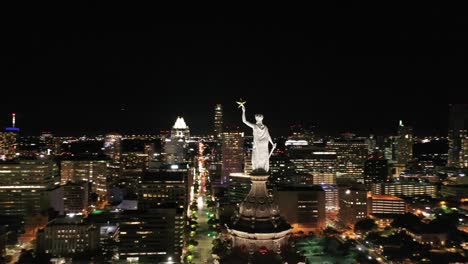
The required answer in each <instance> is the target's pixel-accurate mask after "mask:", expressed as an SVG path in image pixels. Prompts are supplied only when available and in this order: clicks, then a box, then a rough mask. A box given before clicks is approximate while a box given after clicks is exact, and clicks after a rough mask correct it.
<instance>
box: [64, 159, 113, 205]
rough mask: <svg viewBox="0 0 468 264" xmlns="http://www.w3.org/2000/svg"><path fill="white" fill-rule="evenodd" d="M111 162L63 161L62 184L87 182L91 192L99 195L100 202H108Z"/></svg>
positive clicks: (94, 160)
mask: <svg viewBox="0 0 468 264" xmlns="http://www.w3.org/2000/svg"><path fill="white" fill-rule="evenodd" d="M108 164H109V160H107V159H89V158H70V159H68V160H62V161H61V168H60V182H61V184H63V185H64V184H67V183H68V182H74V183H80V182H87V183H88V184H89V185H90V188H89V191H90V192H91V193H94V194H96V195H97V199H98V202H99V201H104V200H107V191H108V176H109V170H108Z"/></svg>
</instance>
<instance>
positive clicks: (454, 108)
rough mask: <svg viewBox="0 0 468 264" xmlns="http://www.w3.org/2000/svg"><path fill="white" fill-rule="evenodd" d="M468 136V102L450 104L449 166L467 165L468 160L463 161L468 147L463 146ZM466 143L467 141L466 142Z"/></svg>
mask: <svg viewBox="0 0 468 264" xmlns="http://www.w3.org/2000/svg"><path fill="white" fill-rule="evenodd" d="M467 138H468V104H452V105H450V117H449V130H448V139H449V152H448V166H451V167H466V166H467V165H468V161H466V160H465V161H461V160H462V159H463V158H464V156H466V155H467V154H466V153H467V151H468V150H467V149H466V148H463V143H464V142H465V141H466V140H467ZM465 144H466V143H465Z"/></svg>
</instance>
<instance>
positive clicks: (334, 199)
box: [320, 184, 340, 211]
mask: <svg viewBox="0 0 468 264" xmlns="http://www.w3.org/2000/svg"><path fill="white" fill-rule="evenodd" d="M320 186H322V189H323V190H324V191H325V209H326V210H327V211H337V210H338V208H339V207H340V205H339V199H338V187H336V185H330V184H321V185H320Z"/></svg>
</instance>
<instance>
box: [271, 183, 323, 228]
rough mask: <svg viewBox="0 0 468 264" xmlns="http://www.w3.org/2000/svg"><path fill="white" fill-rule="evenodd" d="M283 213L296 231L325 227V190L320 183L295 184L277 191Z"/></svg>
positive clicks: (277, 201)
mask: <svg viewBox="0 0 468 264" xmlns="http://www.w3.org/2000/svg"><path fill="white" fill-rule="evenodd" d="M275 199H276V203H277V204H278V206H279V210H280V211H281V215H283V216H284V218H285V219H286V220H287V221H288V222H289V223H290V224H291V226H292V227H293V231H294V232H298V231H303V232H304V233H307V232H311V231H319V230H322V229H323V228H325V205H326V199H325V191H324V190H323V189H322V187H321V186H320V185H313V186H311V185H309V186H306V185H293V186H288V187H282V188H279V189H278V190H277V191H276V192H275Z"/></svg>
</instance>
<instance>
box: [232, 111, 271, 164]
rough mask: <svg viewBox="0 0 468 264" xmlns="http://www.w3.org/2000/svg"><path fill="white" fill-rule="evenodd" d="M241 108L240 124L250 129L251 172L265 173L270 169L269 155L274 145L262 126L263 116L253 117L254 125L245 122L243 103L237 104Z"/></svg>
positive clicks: (266, 129) (265, 128)
mask: <svg viewBox="0 0 468 264" xmlns="http://www.w3.org/2000/svg"><path fill="white" fill-rule="evenodd" d="M237 103H238V104H239V107H241V108H242V122H244V124H246V125H248V126H249V127H251V128H252V132H253V148H252V171H253V172H254V173H255V172H256V173H266V172H268V171H269V169H270V162H269V159H270V155H271V154H272V153H273V150H274V148H275V147H276V144H275V143H273V140H272V139H271V136H270V133H269V132H268V128H267V127H266V126H265V125H264V124H263V115H261V114H256V115H255V121H256V123H255V124H252V123H250V122H248V121H247V119H246V117H245V106H244V104H245V102H237ZM269 143H271V144H272V145H273V148H272V150H271V152H270V151H269V150H268V148H269Z"/></svg>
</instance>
